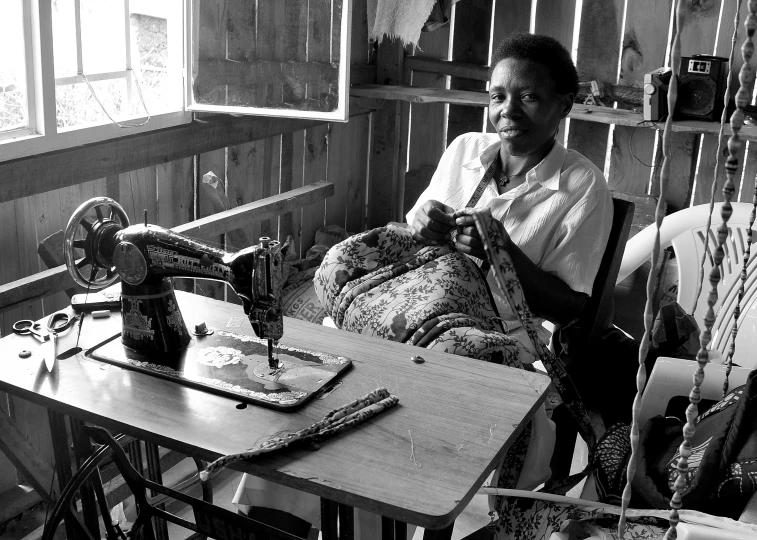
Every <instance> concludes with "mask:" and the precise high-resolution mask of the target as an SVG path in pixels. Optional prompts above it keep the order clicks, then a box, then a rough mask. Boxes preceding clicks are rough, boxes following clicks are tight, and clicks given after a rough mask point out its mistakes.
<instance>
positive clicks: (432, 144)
mask: <svg viewBox="0 0 757 540" xmlns="http://www.w3.org/2000/svg"><path fill="white" fill-rule="evenodd" d="M449 35H450V27H449V25H447V26H443V27H442V28H439V29H437V30H434V31H433V32H421V37H420V39H419V41H418V47H417V48H416V50H415V52H414V54H413V56H417V57H420V58H434V59H443V60H446V59H447V54H448V52H449ZM411 84H412V86H418V87H426V88H445V87H446V85H447V76H446V75H442V74H439V73H424V72H422V71H416V72H414V73H412V78H411ZM446 112H447V106H446V105H445V104H444V103H412V104H411V105H410V133H409V143H408V144H409V147H410V148H409V152H408V156H407V159H408V163H407V169H408V173H409V174H406V175H405V185H404V196H403V200H404V201H403V202H404V206H403V208H402V210H401V214H402V216H403V218H404V215H405V212H407V211H408V210H410V208H411V207H412V206H413V204H415V201H416V200H417V199H418V197H419V196H420V194H421V193H422V192H423V190H424V189H426V187H427V186H428V181H429V180H430V178H431V175H430V174H429V172H431V171H434V170H435V169H436V165H437V164H438V163H439V159H440V158H441V157H442V154H443V153H444V150H445V149H446V147H447V134H446V130H445V125H446V122H447V119H446V116H447V115H446ZM421 169H423V170H424V171H427V173H426V174H425V175H421V174H419V173H420V170H421ZM415 171H417V173H416V172H415Z"/></svg>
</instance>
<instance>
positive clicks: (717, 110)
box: [674, 54, 728, 121]
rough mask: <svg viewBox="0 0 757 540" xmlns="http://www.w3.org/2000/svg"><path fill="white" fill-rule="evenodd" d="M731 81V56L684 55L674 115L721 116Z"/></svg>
mask: <svg viewBox="0 0 757 540" xmlns="http://www.w3.org/2000/svg"><path fill="white" fill-rule="evenodd" d="M727 82H728V58H723V57H721V56H709V55H706V54H695V55H693V56H690V57H686V56H684V57H682V58H681V68H680V69H679V73H678V100H677V102H676V110H675V114H674V117H675V118H676V119H678V118H694V119H697V120H709V121H715V120H720V115H721V113H722V112H723V94H724V93H725V87H726V83H727Z"/></svg>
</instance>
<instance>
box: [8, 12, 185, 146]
mask: <svg viewBox="0 0 757 540" xmlns="http://www.w3.org/2000/svg"><path fill="white" fill-rule="evenodd" d="M184 5H185V0H2V1H0V21H1V22H0V26H2V32H0V36H2V37H0V40H2V44H3V45H5V48H4V49H3V50H4V51H6V53H4V54H3V55H2V56H1V57H0V92H2V93H0V159H2V160H7V159H13V158H17V157H23V156H28V155H33V154H36V153H42V152H47V151H52V150H58V149H61V148H68V147H71V146H77V145H81V144H86V143H91V142H95V141H99V140H103V139H110V138H115V137H120V136H124V135H131V134H133V133H138V132H141V131H147V130H152V129H158V128H163V127H168V126H173V125H178V124H180V123H186V122H189V121H190V119H191V114H190V113H188V112H187V111H185V110H184V107H183V92H184V90H183V70H184V61H183V59H184V27H185V25H184ZM19 43H22V44H24V46H23V47H18V44H19Z"/></svg>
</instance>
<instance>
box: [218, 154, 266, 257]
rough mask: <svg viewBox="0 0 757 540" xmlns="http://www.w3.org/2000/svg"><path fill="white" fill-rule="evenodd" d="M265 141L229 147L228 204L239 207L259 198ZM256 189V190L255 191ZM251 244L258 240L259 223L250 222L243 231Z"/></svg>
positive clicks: (262, 178) (262, 179) (262, 181)
mask: <svg viewBox="0 0 757 540" xmlns="http://www.w3.org/2000/svg"><path fill="white" fill-rule="evenodd" d="M264 160H265V141H262V140H261V141H253V142H249V143H244V144H239V145H236V146H230V147H229V159H228V161H229V163H228V171H227V175H228V176H227V177H226V180H227V183H228V191H227V194H228V197H229V202H230V203H231V204H232V205H234V206H241V205H243V204H247V203H250V202H253V201H255V200H257V199H259V198H260V192H261V190H262V185H263V183H264V177H263V162H264ZM256 189H257V190H256ZM242 230H243V231H244V232H245V234H246V235H247V238H248V239H249V240H250V242H252V243H253V244H256V243H257V242H258V238H260V236H261V234H260V222H259V221H251V222H250V223H248V224H247V225H246V226H245V227H244V228H243V229H242Z"/></svg>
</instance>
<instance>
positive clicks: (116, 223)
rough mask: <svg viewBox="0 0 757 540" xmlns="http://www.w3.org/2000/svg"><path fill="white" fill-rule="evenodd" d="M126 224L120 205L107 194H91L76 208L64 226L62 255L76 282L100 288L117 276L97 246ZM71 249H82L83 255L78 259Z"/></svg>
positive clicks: (125, 217)
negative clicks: (96, 195)
mask: <svg viewBox="0 0 757 540" xmlns="http://www.w3.org/2000/svg"><path fill="white" fill-rule="evenodd" d="M128 226H129V218H128V216H127V215H126V212H125V211H124V209H123V207H122V206H121V205H120V204H118V203H117V202H116V201H114V200H113V199H111V198H108V197H95V198H93V199H90V200H88V201H86V202H84V203H83V204H82V205H81V206H79V208H77V209H76V211H75V212H74V213H73V215H72V216H71V219H70V220H69V221H68V225H66V231H65V234H64V237H63V255H64V256H65V259H66V267H67V268H68V271H69V272H70V273H71V277H73V279H74V281H75V282H76V283H77V284H78V285H81V286H82V287H86V288H88V289H102V288H104V287H107V286H108V285H110V284H112V283H113V282H115V281H116V280H117V279H118V274H117V273H116V271H115V268H114V266H113V261H112V260H110V259H109V258H108V257H106V256H104V255H103V253H102V251H101V250H100V246H101V244H102V243H103V242H104V241H107V239H108V238H111V237H112V236H113V235H114V234H115V233H116V232H118V231H120V230H121V229H124V228H126V227H128ZM75 250H83V251H84V257H83V258H79V256H77V253H76V251H75ZM77 259H78V260H77Z"/></svg>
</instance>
